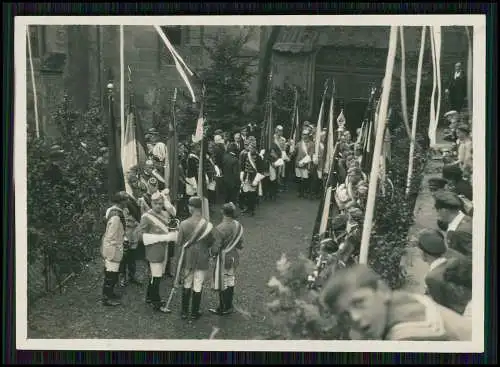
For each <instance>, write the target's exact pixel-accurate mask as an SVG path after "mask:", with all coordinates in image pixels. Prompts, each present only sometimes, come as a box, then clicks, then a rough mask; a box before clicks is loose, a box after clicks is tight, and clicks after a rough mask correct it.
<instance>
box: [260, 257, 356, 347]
mask: <svg viewBox="0 0 500 367" xmlns="http://www.w3.org/2000/svg"><path fill="white" fill-rule="evenodd" d="M314 269H315V264H314V263H313V262H312V261H310V260H308V259H307V258H305V257H304V256H299V258H298V260H297V261H295V262H290V261H289V260H288V259H287V257H286V255H285V254H283V255H282V257H281V259H280V260H279V261H277V263H276V270H277V275H276V276H273V277H272V278H271V279H270V280H269V283H268V284H267V286H268V287H269V288H270V289H271V291H272V294H273V298H274V299H273V300H272V301H271V302H269V303H268V304H267V305H266V306H267V310H268V312H269V313H270V315H271V317H270V319H271V320H272V323H273V326H274V328H273V332H272V334H271V335H268V336H267V339H285V340H297V339H313V340H339V339H347V328H346V327H345V326H346V325H347V324H346V323H345V321H344V320H337V319H336V318H335V317H334V316H333V315H331V314H329V313H328V311H327V310H326V309H325V308H323V307H322V306H321V304H320V302H319V293H318V292H317V291H315V290H312V289H309V287H308V282H307V277H308V275H309V274H311V273H312V272H313V271H314Z"/></svg>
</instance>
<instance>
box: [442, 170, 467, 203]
mask: <svg viewBox="0 0 500 367" xmlns="http://www.w3.org/2000/svg"><path fill="white" fill-rule="evenodd" d="M443 178H444V179H445V180H446V181H447V184H448V189H449V190H450V191H452V192H454V193H455V194H457V195H462V196H464V197H465V198H467V199H468V200H470V201H472V185H471V184H470V183H469V182H468V181H466V180H464V179H463V177H462V170H461V169H460V167H458V166H456V165H450V166H444V167H443Z"/></svg>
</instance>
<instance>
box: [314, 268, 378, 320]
mask: <svg viewBox="0 0 500 367" xmlns="http://www.w3.org/2000/svg"><path fill="white" fill-rule="evenodd" d="M380 279H381V278H380V276H379V275H378V274H377V273H375V272H374V271H373V270H372V269H371V268H369V267H368V266H366V265H361V264H357V265H353V266H350V267H347V268H342V269H338V270H336V271H335V273H333V274H331V276H330V278H329V279H328V281H327V283H326V284H325V287H324V288H323V291H322V294H321V301H322V303H323V304H324V305H325V306H327V307H329V308H330V309H332V310H333V311H336V304H337V301H338V299H339V298H340V297H341V296H342V295H343V294H345V293H346V292H348V291H350V290H352V289H359V288H371V289H373V290H376V289H377V288H378V286H379V282H380Z"/></svg>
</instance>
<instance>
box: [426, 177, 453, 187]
mask: <svg viewBox="0 0 500 367" xmlns="http://www.w3.org/2000/svg"><path fill="white" fill-rule="evenodd" d="M447 183H448V181H446V180H445V179H444V178H442V177H431V178H429V180H428V181H427V184H428V185H429V187H431V188H437V189H442V188H444V187H445V186H446V184H447Z"/></svg>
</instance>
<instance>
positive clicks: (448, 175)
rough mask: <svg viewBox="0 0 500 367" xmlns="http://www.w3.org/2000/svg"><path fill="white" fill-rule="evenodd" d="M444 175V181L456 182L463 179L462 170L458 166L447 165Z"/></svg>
mask: <svg viewBox="0 0 500 367" xmlns="http://www.w3.org/2000/svg"><path fill="white" fill-rule="evenodd" d="M442 175H443V178H444V179H446V180H449V181H453V182H456V181H460V180H461V179H462V170H461V169H460V167H459V166H457V165H445V166H444V167H443V170H442Z"/></svg>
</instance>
